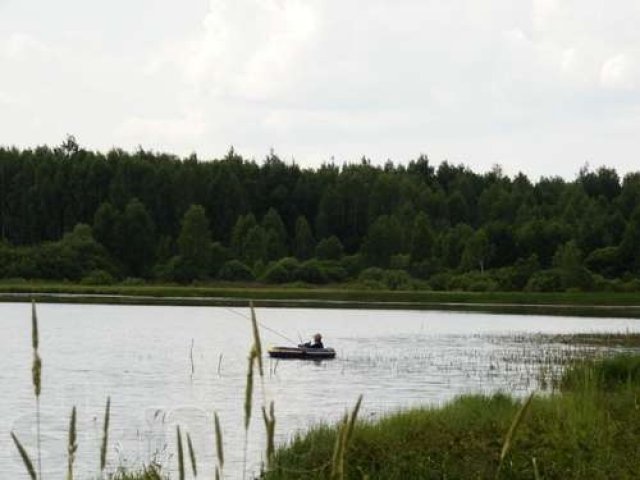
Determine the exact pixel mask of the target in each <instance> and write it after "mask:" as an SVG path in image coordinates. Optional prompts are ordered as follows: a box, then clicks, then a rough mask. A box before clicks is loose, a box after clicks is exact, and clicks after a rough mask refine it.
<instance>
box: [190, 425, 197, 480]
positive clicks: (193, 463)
mask: <svg viewBox="0 0 640 480" xmlns="http://www.w3.org/2000/svg"><path fill="white" fill-rule="evenodd" d="M187 448H188V449H189V460H190V461H191V471H192V472H193V477H194V478H198V462H197V461H196V451H195V449H194V448H193V443H192V442H191V435H189V432H187Z"/></svg>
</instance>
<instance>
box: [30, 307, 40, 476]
mask: <svg viewBox="0 0 640 480" xmlns="http://www.w3.org/2000/svg"><path fill="white" fill-rule="evenodd" d="M38 337H39V335H38V314H37V312H36V302H35V301H34V300H31V346H32V348H33V365H32V367H31V377H32V381H33V390H34V393H35V396H36V441H37V450H38V477H39V478H40V480H42V445H41V439H42V436H41V434H40V427H41V425H40V424H41V420H40V392H41V391H42V359H41V358H40V353H39V352H38V346H39V343H40V341H39V338H38Z"/></svg>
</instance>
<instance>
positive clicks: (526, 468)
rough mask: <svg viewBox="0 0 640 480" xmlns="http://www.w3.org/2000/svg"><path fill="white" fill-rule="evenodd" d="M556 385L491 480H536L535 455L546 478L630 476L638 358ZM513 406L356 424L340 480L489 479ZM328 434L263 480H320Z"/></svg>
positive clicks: (488, 404)
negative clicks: (558, 387) (560, 389)
mask: <svg viewBox="0 0 640 480" xmlns="http://www.w3.org/2000/svg"><path fill="white" fill-rule="evenodd" d="M585 378H586V379H591V380H588V381H584V379H585ZM562 385H563V388H564V390H563V392H562V393H558V394H554V395H551V396H537V397H535V398H534V399H533V401H532V403H531V405H530V408H529V410H528V411H527V413H526V415H525V417H524V419H523V421H522V423H521V424H520V425H519V427H518V429H517V431H516V432H515V435H514V438H513V439H512V442H513V444H512V446H511V449H510V453H509V454H508V455H507V457H506V459H505V462H504V464H503V465H502V468H501V470H500V474H499V478H508V479H534V478H536V477H535V473H534V464H533V459H534V458H535V462H536V464H537V467H538V471H539V474H540V477H541V478H546V479H556V478H557V479H584V478H589V479H605V478H616V479H625V478H638V468H639V467H638V466H639V465H640V449H639V448H638V439H640V413H639V408H640V406H639V405H638V398H639V395H640V357H629V356H623V357H616V358H613V359H609V360H605V361H600V362H596V363H585V364H581V365H579V366H576V367H574V368H571V369H569V370H568V372H567V373H566V375H565V377H564V380H563V382H562ZM365 403H366V398H365ZM520 408H521V403H520V402H519V401H517V400H515V399H513V398H511V397H509V396H507V395H500V394H499V395H494V396H491V397H485V396H477V395H474V396H465V397H461V398H458V399H457V400H455V401H453V402H452V403H450V404H447V405H445V406H444V407H442V408H422V409H413V410H410V411H406V412H401V413H397V414H394V415H390V416H388V417H386V418H383V419H381V420H379V421H376V422H364V423H359V424H358V425H357V427H356V428H355V431H354V432H353V439H352V444H351V447H350V448H349V449H348V452H347V461H346V464H347V468H346V478H349V479H358V480H360V479H362V478H370V479H388V480H393V479H398V480H400V479H418V478H420V479H422V478H424V479H442V478H448V479H473V478H482V479H484V478H495V477H496V472H497V469H498V465H499V463H500V453H501V450H502V446H503V443H504V439H505V434H506V432H507V431H508V430H509V427H510V425H511V423H512V422H513V419H514V417H515V416H516V414H517V412H518V410H519V409H520ZM335 437H336V428H335V427H333V426H319V427H316V428H314V429H312V430H311V431H310V432H308V433H306V434H304V435H300V436H298V437H297V438H295V439H294V440H293V441H292V442H291V443H290V444H289V445H287V446H285V447H283V448H280V449H279V450H278V451H277V452H276V458H275V465H277V468H276V469H275V470H274V471H272V472H271V473H269V474H268V475H267V476H266V479H269V480H275V479H297V478H300V479H302V478H304V479H324V478H328V474H329V473H328V469H329V462H330V459H331V454H332V448H333V444H334V442H335Z"/></svg>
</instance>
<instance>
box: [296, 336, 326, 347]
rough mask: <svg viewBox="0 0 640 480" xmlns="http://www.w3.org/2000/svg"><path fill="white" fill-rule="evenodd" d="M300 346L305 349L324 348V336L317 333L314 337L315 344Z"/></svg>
mask: <svg viewBox="0 0 640 480" xmlns="http://www.w3.org/2000/svg"><path fill="white" fill-rule="evenodd" d="M299 346H300V347H304V348H324V345H323V344H322V335H320V334H319V333H316V334H315V335H314V336H313V342H307V343H302V344H300V345H299Z"/></svg>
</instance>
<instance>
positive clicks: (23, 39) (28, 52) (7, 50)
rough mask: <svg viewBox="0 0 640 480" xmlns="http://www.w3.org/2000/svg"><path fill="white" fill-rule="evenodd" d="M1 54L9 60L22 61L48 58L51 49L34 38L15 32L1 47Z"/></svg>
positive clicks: (51, 51)
mask: <svg viewBox="0 0 640 480" xmlns="http://www.w3.org/2000/svg"><path fill="white" fill-rule="evenodd" d="M2 53H3V54H4V56H5V57H6V58H8V59H11V60H22V59H25V58H26V57H29V56H34V55H36V56H50V55H52V54H53V53H54V51H53V49H52V48H51V47H49V46H47V45H46V44H45V43H43V42H41V41H40V40H38V39H37V38H36V37H34V36H32V35H29V34H26V33H21V32H16V33H12V34H10V35H9V37H8V38H7V39H6V40H5V42H4V44H3V46H2Z"/></svg>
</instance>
